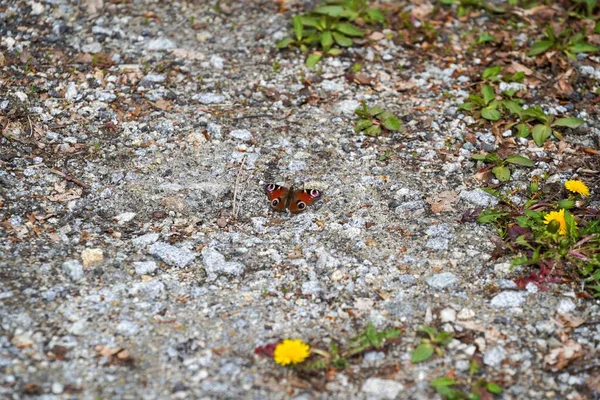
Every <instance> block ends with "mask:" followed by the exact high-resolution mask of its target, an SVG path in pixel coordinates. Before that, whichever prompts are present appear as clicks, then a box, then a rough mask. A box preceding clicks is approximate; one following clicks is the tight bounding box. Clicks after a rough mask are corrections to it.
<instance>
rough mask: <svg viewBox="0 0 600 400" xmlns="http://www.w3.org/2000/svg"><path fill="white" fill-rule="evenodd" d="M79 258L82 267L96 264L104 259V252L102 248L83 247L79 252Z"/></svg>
mask: <svg viewBox="0 0 600 400" xmlns="http://www.w3.org/2000/svg"><path fill="white" fill-rule="evenodd" d="M81 260H82V261H83V268H86V269H87V268H89V267H90V266H92V265H94V264H98V263H100V262H102V260H104V253H103V252H102V249H85V250H83V251H82V252H81Z"/></svg>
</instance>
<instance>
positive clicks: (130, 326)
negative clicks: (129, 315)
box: [117, 320, 140, 336]
mask: <svg viewBox="0 0 600 400" xmlns="http://www.w3.org/2000/svg"><path fill="white" fill-rule="evenodd" d="M139 331H140V327H139V326H138V324H136V323H135V322H132V321H128V320H123V321H121V322H119V325H117V332H118V333H119V334H121V335H123V336H135V335H137V334H138V332H139Z"/></svg>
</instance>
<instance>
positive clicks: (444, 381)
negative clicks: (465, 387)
mask: <svg viewBox="0 0 600 400" xmlns="http://www.w3.org/2000/svg"><path fill="white" fill-rule="evenodd" d="M454 385H456V380H455V379H452V378H448V377H447V376H441V377H439V378H436V379H434V380H432V381H431V382H429V386H431V387H434V388H437V387H440V386H454Z"/></svg>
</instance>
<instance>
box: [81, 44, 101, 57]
mask: <svg viewBox="0 0 600 400" xmlns="http://www.w3.org/2000/svg"><path fill="white" fill-rule="evenodd" d="M81 51H82V52H84V53H91V54H96V53H100V52H101V51H102V45H101V44H100V43H98V42H92V43H89V44H84V45H83V46H81Z"/></svg>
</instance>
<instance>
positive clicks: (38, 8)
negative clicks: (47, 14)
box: [31, 1, 45, 15]
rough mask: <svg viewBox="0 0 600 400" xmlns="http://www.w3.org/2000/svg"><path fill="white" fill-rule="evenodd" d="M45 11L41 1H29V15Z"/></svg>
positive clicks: (40, 13)
mask: <svg viewBox="0 0 600 400" xmlns="http://www.w3.org/2000/svg"><path fill="white" fill-rule="evenodd" d="M44 11H45V7H44V5H43V4H42V3H38V2H37V1H32V2H31V15H42V14H43V13H44Z"/></svg>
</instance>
